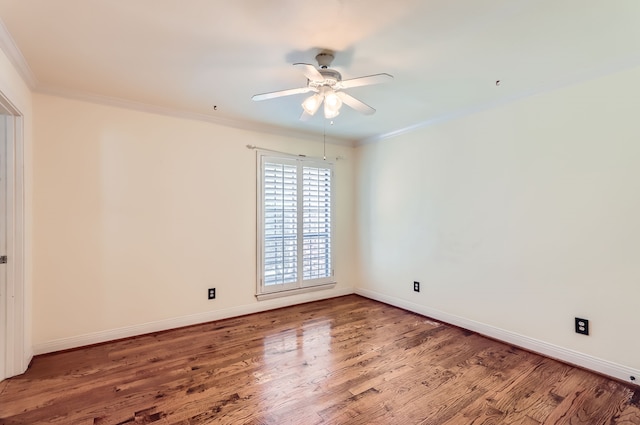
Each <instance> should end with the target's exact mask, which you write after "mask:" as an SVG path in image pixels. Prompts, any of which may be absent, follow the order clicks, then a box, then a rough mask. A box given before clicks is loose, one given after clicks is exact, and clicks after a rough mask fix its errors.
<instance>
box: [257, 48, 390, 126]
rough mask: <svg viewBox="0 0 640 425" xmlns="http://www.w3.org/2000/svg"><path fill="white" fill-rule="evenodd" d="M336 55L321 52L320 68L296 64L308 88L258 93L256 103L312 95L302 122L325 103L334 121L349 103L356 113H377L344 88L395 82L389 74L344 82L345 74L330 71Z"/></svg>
mask: <svg viewBox="0 0 640 425" xmlns="http://www.w3.org/2000/svg"><path fill="white" fill-rule="evenodd" d="M333 58H334V55H333V52H328V51H324V52H320V53H319V54H317V55H316V61H318V66H319V69H316V67H315V66H313V65H311V64H308V63H294V64H293V65H294V66H296V67H299V68H300V69H301V70H302V73H303V74H304V75H305V77H307V86H306V87H300V88H296V89H289V90H280V91H274V92H270V93H262V94H256V95H255V96H253V97H252V98H251V99H253V100H254V101H256V102H257V101H261V100H268V99H274V98H276V97H282V96H291V95H294V94H300V93H310V92H313V93H314V94H312V95H311V96H309V97H307V98H306V99H305V100H304V101H303V102H302V110H303V111H302V115H301V116H300V119H301V120H303V121H304V120H307V119H309V118H311V117H312V116H313V115H314V114H315V113H316V112H317V111H318V109H320V105H322V104H323V103H324V117H325V118H327V119H331V118H335V117H337V116H338V114H339V113H340V108H341V107H342V104H343V103H344V104H346V105H347V106H350V107H351V108H353V109H355V110H356V111H358V112H360V113H362V114H365V115H371V114H373V113H375V112H376V110H375V109H373V108H372V107H371V106H369V105H367V104H366V103H364V102H362V101H360V100H358V99H356V98H355V97H353V96H351V95H349V94H347V93H345V92H344V91H342V90H344V89H350V88H353V87H360V86H368V85H371V84H380V83H384V82H386V81H390V80H392V79H393V76H392V75H389V74H384V73H383V74H374V75H368V76H366V77H359V78H352V79H349V80H344V81H343V80H342V75H340V73H339V72H338V71H336V70H335V69H330V68H329V66H330V65H331V62H332V61H333Z"/></svg>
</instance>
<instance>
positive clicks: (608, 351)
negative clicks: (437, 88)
mask: <svg viewBox="0 0 640 425" xmlns="http://www.w3.org/2000/svg"><path fill="white" fill-rule="evenodd" d="M638 81H640V69H635V70H632V71H627V72H624V73H620V74H616V75H611V76H609V77H606V78H602V79H599V80H596V81H592V82H588V83H585V84H580V85H577V86H573V87H569V88H565V89H562V90H558V91H555V92H553V93H548V94H544V95H539V96H535V97H531V98H527V99H525V100H521V101H518V102H515V103H513V104H509V105H507V106H504V107H500V108H496V109H492V110H488V111H485V112H481V113H476V114H473V115H471V116H468V117H465V118H461V119H457V120H455V121H450V122H446V123H441V124H438V125H434V126H432V127H429V128H424V129H422V130H420V131H416V132H413V133H411V134H407V135H404V136H401V137H398V138H396V139H393V140H388V141H384V142H381V143H378V144H375V145H367V146H364V147H361V148H359V156H360V163H361V165H362V166H361V169H360V172H359V177H358V180H359V184H358V192H359V194H360V201H359V205H358V211H359V213H358V215H359V223H360V226H359V228H360V231H359V245H360V246H361V249H362V258H361V261H362V263H361V269H362V271H363V278H362V282H361V285H360V289H362V290H367V291H371V293H374V294H378V295H382V296H388V297H392V298H394V299H396V300H401V301H402V302H405V301H406V302H409V303H413V304H415V305H418V306H422V307H424V308H426V309H429V310H432V311H439V312H443V313H444V314H445V315H447V316H450V317H454V316H455V317H460V318H462V319H464V321H465V323H478V324H480V325H483V326H486V327H492V328H495V329H498V330H506V331H509V332H510V333H512V334H514V335H521V336H523V337H524V338H529V339H534V340H537V341H542V342H543V343H545V344H549V345H548V346H555V347H561V348H562V349H564V350H565V351H566V350H574V351H575V352H578V353H583V354H586V355H588V356H592V357H594V358H599V359H605V360H607V361H609V362H613V363H616V364H620V365H624V366H626V367H629V368H635V369H636V370H638V369H640V356H638V353H640V340H639V339H638V338H637V334H638V332H637V330H638V325H639V321H638V315H637V311H638V300H640V243H639V242H640V120H638V111H640V85H639V84H638ZM414 280H417V281H420V282H421V283H422V291H421V292H420V293H414V292H413V289H412V283H413V281H414ZM574 316H582V317H585V318H588V319H590V320H591V335H590V336H588V337H585V336H581V335H577V334H575V333H574V329H573V326H574V323H573V319H574ZM567 352H568V351H567ZM627 378H628V376H627Z"/></svg>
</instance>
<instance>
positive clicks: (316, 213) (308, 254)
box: [302, 166, 332, 280]
mask: <svg viewBox="0 0 640 425" xmlns="http://www.w3.org/2000/svg"><path fill="white" fill-rule="evenodd" d="M302 170H303V171H302V204H303V224H302V231H303V241H302V262H303V279H304V280H312V279H320V278H324V277H328V276H331V267H332V265H331V169H329V168H320V167H309V166H304V167H303V168H302Z"/></svg>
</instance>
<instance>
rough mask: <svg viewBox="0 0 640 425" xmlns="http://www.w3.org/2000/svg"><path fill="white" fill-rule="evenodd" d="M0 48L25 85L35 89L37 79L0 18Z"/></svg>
mask: <svg viewBox="0 0 640 425" xmlns="http://www.w3.org/2000/svg"><path fill="white" fill-rule="evenodd" d="M0 49H2V51H3V52H4V53H5V55H7V57H8V58H9V60H10V61H11V63H12V64H13V66H14V68H15V69H16V70H17V71H18V73H19V74H20V76H21V77H22V79H23V80H24V82H25V83H26V84H27V86H29V88H30V89H31V90H35V88H36V87H37V86H38V80H37V79H36V77H35V75H34V74H33V71H31V68H30V67H29V64H28V63H27V61H26V60H25V58H24V56H23V55H22V52H21V51H20V49H19V48H18V46H17V45H16V42H15V40H14V39H13V37H11V34H10V33H9V30H7V27H6V26H5V25H4V22H3V21H2V19H0Z"/></svg>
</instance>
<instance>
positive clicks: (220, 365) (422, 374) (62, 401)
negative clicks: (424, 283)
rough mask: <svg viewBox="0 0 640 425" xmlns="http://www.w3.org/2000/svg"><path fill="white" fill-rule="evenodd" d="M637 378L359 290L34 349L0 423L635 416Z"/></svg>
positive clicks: (2, 393) (611, 420)
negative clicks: (597, 369) (608, 373)
mask: <svg viewBox="0 0 640 425" xmlns="http://www.w3.org/2000/svg"><path fill="white" fill-rule="evenodd" d="M639 400H640V390H638V389H637V388H636V387H630V386H626V385H624V384H622V383H620V382H616V381H612V380H609V379H607V378H605V377H602V376H599V375H596V374H593V373H590V372H588V371H585V370H582V369H578V368H574V367H571V366H569V365H566V364H563V363H560V362H557V361H554V360H551V359H547V358H544V357H541V356H538V355H536V354H533V353H530V352H527V351H525V350H521V349H518V348H515V347H512V346H510V345H508V344H503V343H500V342H497V341H494V340H491V339H487V338H484V337H482V336H480V335H477V334H475V333H473V332H469V331H465V330H462V329H459V328H456V327H454V326H449V325H446V324H442V323H438V322H435V321H433V320H431V319H429V318H425V317H423V316H420V315H417V314H414V313H411V312H407V311H404V310H401V309H398V308H394V307H391V306H388V305H385V304H382V303H378V302H375V301H372V300H368V299H366V298H363V297H359V296H356V295H351V296H345V297H339V298H334V299H329V300H324V301H319V302H314V303H308V304H302V305H298V306H293V307H288V308H283V309H279V310H273V311H267V312H264V313H259V314H254V315H249V316H243V317H236V318H232V319H227V320H220V321H216V322H211V323H205V324H202V325H198V326H191V327H187V328H181V329H175V330H172V331H167V332H160V333H155V334H150V335H143V336H140V337H136V338H130V339H126V340H121V341H114V342H110V343H106V344H100V345H96V346H91V347H85V348H81V349H77V350H70V351H66V352H60V353H52V354H48V355H43V356H37V357H36V358H35V359H34V361H33V363H32V365H31V367H30V368H29V370H28V371H27V372H26V373H25V374H24V375H21V376H17V377H14V378H11V379H8V380H5V381H3V382H2V383H0V425H18V424H41V423H47V424H81V425H84V424H93V425H97V424H109V425H112V424H121V425H124V424H127V425H129V424H143V423H144V424H156V425H160V424H167V425H169V424H181V425H186V424H190V425H193V424H206V423H217V424H255V425H259V424H260V425H267V424H278V425H280V424H304V425H309V424H343V423H348V424H429V425H437V424H441V425H458V424H460V425H468V424H472V425H492V424H514V425H515V424H522V425H541V424H558V425H559V424H612V425H615V424H617V425H640V406H639V404H640V403H639Z"/></svg>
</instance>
